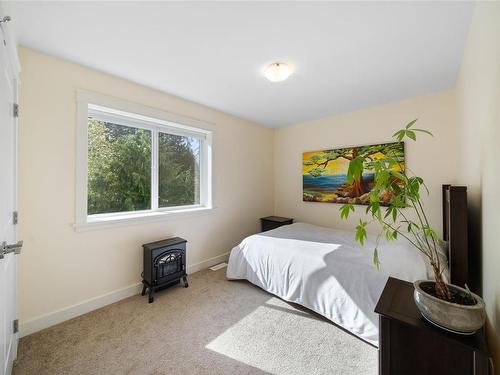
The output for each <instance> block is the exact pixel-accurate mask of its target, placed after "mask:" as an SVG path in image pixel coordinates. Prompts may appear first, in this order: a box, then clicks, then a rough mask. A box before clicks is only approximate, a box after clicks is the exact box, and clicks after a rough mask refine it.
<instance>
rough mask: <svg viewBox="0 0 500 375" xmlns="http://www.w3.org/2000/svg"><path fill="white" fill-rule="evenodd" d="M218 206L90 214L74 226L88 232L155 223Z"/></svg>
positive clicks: (202, 212) (80, 230) (205, 212)
mask: <svg viewBox="0 0 500 375" xmlns="http://www.w3.org/2000/svg"><path fill="white" fill-rule="evenodd" d="M216 209H217V207H197V208H187V209H175V210H168V211H161V210H160V209H159V210H158V211H137V212H131V213H127V214H125V215H120V214H109V215H102V216H101V217H100V218H99V217H98V218H96V217H97V216H99V215H92V216H90V218H91V220H92V221H87V222H85V223H77V224H74V225H73V227H74V228H75V231H77V232H87V231H91V230H99V229H108V228H117V227H123V226H127V225H128V226H130V225H139V224H147V223H153V222H156V221H168V220H172V219H176V220H178V219H181V218H183V217H193V216H201V215H206V214H210V213H212V212H213V211H214V210H216Z"/></svg>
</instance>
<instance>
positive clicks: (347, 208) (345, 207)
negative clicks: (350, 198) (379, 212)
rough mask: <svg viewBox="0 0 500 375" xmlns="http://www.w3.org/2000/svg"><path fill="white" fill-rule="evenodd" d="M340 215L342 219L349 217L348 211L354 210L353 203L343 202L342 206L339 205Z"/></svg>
mask: <svg viewBox="0 0 500 375" xmlns="http://www.w3.org/2000/svg"><path fill="white" fill-rule="evenodd" d="M339 211H340V217H341V218H342V219H347V218H348V217H349V212H350V211H352V212H354V205H352V204H349V203H348V204H344V205H343V206H341V207H340V209H339Z"/></svg>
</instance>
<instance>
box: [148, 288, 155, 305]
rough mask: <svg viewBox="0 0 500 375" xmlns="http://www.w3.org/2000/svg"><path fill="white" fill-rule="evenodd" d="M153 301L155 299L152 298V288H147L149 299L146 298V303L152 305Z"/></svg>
mask: <svg viewBox="0 0 500 375" xmlns="http://www.w3.org/2000/svg"><path fill="white" fill-rule="evenodd" d="M154 300H155V297H154V289H153V288H149V298H148V302H149V303H153V302H154Z"/></svg>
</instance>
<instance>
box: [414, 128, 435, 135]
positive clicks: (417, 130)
mask: <svg viewBox="0 0 500 375" xmlns="http://www.w3.org/2000/svg"><path fill="white" fill-rule="evenodd" d="M412 130H413V131H414V132H420V133H425V134H429V135H430V136H431V137H434V134H432V133H431V132H430V131H428V130H425V129H415V128H414V129H412Z"/></svg>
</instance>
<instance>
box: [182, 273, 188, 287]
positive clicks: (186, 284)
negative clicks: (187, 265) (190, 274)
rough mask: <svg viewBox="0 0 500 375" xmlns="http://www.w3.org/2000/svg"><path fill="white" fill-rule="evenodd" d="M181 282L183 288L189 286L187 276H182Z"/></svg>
mask: <svg viewBox="0 0 500 375" xmlns="http://www.w3.org/2000/svg"><path fill="white" fill-rule="evenodd" d="M182 281H184V288H187V287H188V286H189V284H188V278H187V276H183V277H182Z"/></svg>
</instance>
